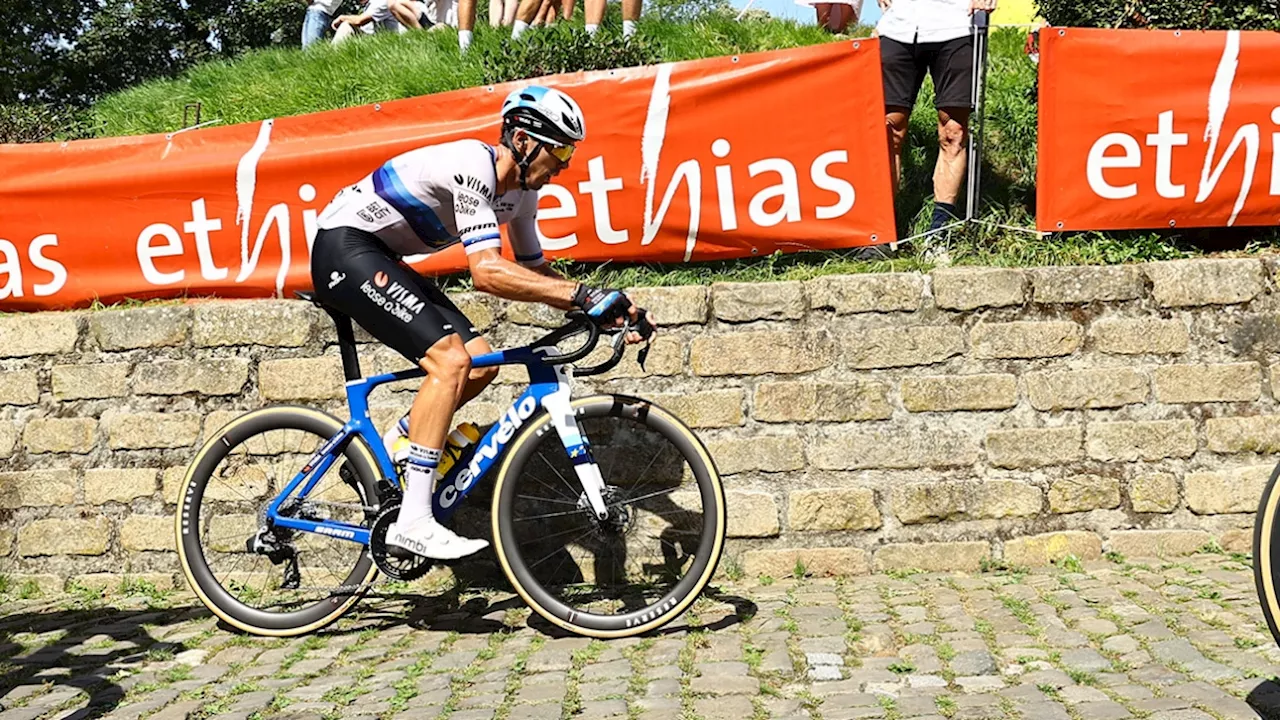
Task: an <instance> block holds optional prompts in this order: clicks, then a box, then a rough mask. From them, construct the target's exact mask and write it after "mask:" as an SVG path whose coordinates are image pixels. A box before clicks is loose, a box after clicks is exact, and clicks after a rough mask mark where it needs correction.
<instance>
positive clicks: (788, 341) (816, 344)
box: [689, 330, 834, 377]
mask: <svg viewBox="0 0 1280 720" xmlns="http://www.w3.org/2000/svg"><path fill="white" fill-rule="evenodd" d="M833 354H834V347H833V343H832V340H831V335H830V334H829V333H827V332H826V331H818V330H760V331H755V332H736V333H733V334H728V335H701V336H698V337H696V338H694V339H693V346H692V348H691V349H690V351H689V366H690V367H691V368H693V372H694V374H695V375H701V376H703V377H711V376H719V375H763V374H765V373H788V374H790V373H804V372H811V371H813V370H818V369H821V368H824V367H826V366H827V365H829V364H831V362H832V359H833Z"/></svg>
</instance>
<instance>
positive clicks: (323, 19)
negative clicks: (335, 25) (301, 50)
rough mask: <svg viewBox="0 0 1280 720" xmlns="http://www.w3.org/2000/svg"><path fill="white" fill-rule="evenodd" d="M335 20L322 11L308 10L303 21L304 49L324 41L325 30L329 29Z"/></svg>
mask: <svg viewBox="0 0 1280 720" xmlns="http://www.w3.org/2000/svg"><path fill="white" fill-rule="evenodd" d="M331 22H333V18H332V17H330V16H329V15H326V14H325V13H324V12H323V11H321V10H316V9H315V8H307V14H306V17H305V18H304V19H303V21H302V47H307V46H308V45H311V44H312V43H316V42H319V41H320V40H322V39H324V29H325V28H327V27H329V23H331Z"/></svg>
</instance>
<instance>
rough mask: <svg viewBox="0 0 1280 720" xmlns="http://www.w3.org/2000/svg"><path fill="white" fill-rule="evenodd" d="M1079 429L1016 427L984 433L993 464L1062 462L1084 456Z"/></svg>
mask: <svg viewBox="0 0 1280 720" xmlns="http://www.w3.org/2000/svg"><path fill="white" fill-rule="evenodd" d="M1080 438H1081V433H1080V428H1079V427H1076V426H1071V425H1069V426H1066V427H1052V428H1017V429H1011V430H991V431H989V432H988V433H987V459H988V460H989V461H990V462H991V464H992V465H993V466H995V467H1001V468H1032V467H1043V466H1046V465H1063V464H1066V463H1071V462H1075V461H1076V460H1080V459H1081V458H1083V457H1084V454H1083V452H1082V451H1081V447H1080Z"/></svg>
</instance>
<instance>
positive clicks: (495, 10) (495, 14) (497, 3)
mask: <svg viewBox="0 0 1280 720" xmlns="http://www.w3.org/2000/svg"><path fill="white" fill-rule="evenodd" d="M503 9H504V4H503V2H502V0H489V27H498V26H499V25H501V24H502V11H503Z"/></svg>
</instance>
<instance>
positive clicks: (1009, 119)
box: [94, 8, 1280, 285]
mask: <svg viewBox="0 0 1280 720" xmlns="http://www.w3.org/2000/svg"><path fill="white" fill-rule="evenodd" d="M611 10H612V11H614V12H615V13H616V8H611ZM610 19H611V21H613V24H614V27H613V28H610V30H612V31H613V33H614V35H609V34H607V33H602V36H603V37H601V38H599V39H597V40H590V39H588V38H586V36H585V34H583V33H582V31H581V18H580V17H579V19H578V21H577V22H576V23H574V24H572V26H571V25H566V24H561V25H558V26H556V27H555V28H553V29H551V30H540V31H538V33H539V34H537V35H534V36H533V37H534V38H535V40H534V42H532V43H524V44H516V45H514V46H513V45H512V44H511V41H510V39H509V33H508V31H507V30H505V29H501V30H491V29H490V28H488V27H487V26H482V27H480V28H478V30H477V35H476V40H475V43H474V45H473V47H472V51H471V52H469V53H467V54H466V55H460V54H459V52H458V49H457V36H456V34H455V33H453V32H452V31H441V32H428V33H410V34H407V35H390V34H385V35H379V36H375V37H372V38H358V39H357V41H353V42H350V43H346V44H344V45H343V46H341V47H332V46H328V45H326V46H323V47H318V46H317V47H313V48H311V49H309V50H307V51H301V50H296V49H282V50H270V51H263V52H257V53H252V54H249V55H247V56H245V57H243V58H240V59H238V60H236V61H234V62H214V63H209V64H206V65H202V66H199V67H196V68H193V69H192V70H190V71H189V72H187V73H186V74H185V75H184V76H182V77H180V78H178V79H174V80H164V81H156V82H151V83H147V84H145V85H142V86H140V87H137V88H133V89H130V90H127V91H125V92H122V93H119V94H116V95H113V96H110V97H107V98H105V99H104V100H102V101H101V102H100V103H98V105H97V106H96V107H95V109H94V111H95V113H96V115H97V117H98V119H99V120H101V121H102V122H103V123H104V127H105V133H106V134H110V135H125V134H139V133H152V132H164V131H170V130H173V129H175V128H177V127H179V126H180V125H181V122H182V108H183V105H184V104H185V103H189V102H195V101H199V102H200V103H202V104H203V115H204V117H205V118H206V119H208V118H217V119H218V120H220V121H221V122H222V123H226V124H229V123H238V122H250V121H256V120H261V119H264V118H269V117H282V116H287V115H295V114H301V113H308V112H316V111H321V110H329V109H334V108H341V107H349V106H352V105H360V104H365V103H371V102H378V101H385V100H392V99H397V98H404V97H412V96H417V95H423V94H429V93H436V92H443V91H447V90H454V89H458V88H464V87H473V86H476V85H482V84H487V83H492V82H499V81H503V80H512V79H518V78H521V77H529V76H532V75H538V74H542V73H544V72H555V71H559V70H568V69H579V68H588V69H590V68H599V67H612V66H616V65H624V64H637V63H643V62H657V61H674V60H686V59H694V58H702V57H712V56H717V55H728V54H735V53H746V52H754V51H761V50H772V49H779V48H787V47H797V46H802V45H810V44H815V43H821V42H828V41H831V39H832V38H831V36H830V35H828V34H826V33H825V32H823V31H821V30H818V29H817V28H815V27H812V26H800V25H797V24H795V23H793V22H789V21H782V20H776V19H771V18H761V17H748V18H746V19H744V20H743V21H742V22H738V21H736V20H735V19H734V18H733V16H732V15H728V14H724V13H710V14H707V15H704V16H702V17H701V18H699V19H697V20H694V21H691V22H681V23H675V22H665V21H661V20H646V21H645V22H643V23H642V24H641V37H642V40H641V42H640V43H638V44H632V43H622V42H620V41H619V40H618V39H617V38H616V30H617V28H616V25H617V18H616V16H613V17H611V18H610ZM861 30H862V31H863V32H865V31H866V30H867V29H866V28H862V29H861ZM1023 39H1024V33H1023V31H1020V30H1015V29H1008V30H998V31H995V32H993V34H992V37H991V42H990V48H991V50H990V54H991V59H990V71H989V75H988V90H987V113H986V117H987V122H986V141H987V142H986V151H985V156H984V160H983V184H982V185H983V192H984V201H983V206H982V211H981V214H980V217H981V219H983V220H984V221H987V223H989V224H985V225H970V226H969V227H968V228H967V229H966V230H965V231H963V232H956V233H952V235H951V237H950V238H949V239H948V240H947V241H946V242H947V248H948V251H949V255H950V258H951V261H952V262H954V263H956V264H974V265H1000V266H1034V265H1076V264H1114V263H1123V262H1136V261H1143V260H1161V259H1170V258H1176V257H1183V256H1188V255H1194V254H1198V253H1201V252H1203V251H1204V250H1205V249H1211V250H1219V249H1237V250H1238V249H1253V248H1256V247H1258V246H1260V245H1270V244H1272V243H1274V242H1275V241H1276V240H1277V239H1280V235H1278V234H1277V233H1276V232H1275V231H1274V230H1249V229H1245V230H1235V231H1230V233H1229V237H1228V236H1227V233H1226V232H1225V231H1200V232H1197V231H1190V232H1187V231H1183V232H1179V233H1170V232H1120V233H1063V234H1054V235H1049V236H1044V237H1040V236H1037V235H1035V234H1032V233H1027V232H1019V231H1016V230H1010V229H1008V228H1004V227H997V225H1004V226H1012V227H1021V228H1032V227H1034V224H1035V222H1034V219H1035V192H1036V189H1035V167H1036V105H1035V97H1034V92H1033V86H1034V81H1035V75H1036V68H1035V66H1034V65H1033V64H1032V63H1031V62H1030V61H1029V60H1028V59H1027V58H1026V56H1025V55H1024V54H1023V52H1022V44H1023ZM553 45H554V46H558V47H557V48H555V49H549V48H551V47H552V46H553ZM566 48H568V49H566ZM835 82H836V83H837V86H838V79H836V81H835ZM851 90H852V89H851ZM932 100H933V96H932V86H931V83H929V82H928V81H926V83H925V88H924V90H923V92H922V93H921V98H920V102H919V103H918V104H917V106H916V110H915V112H914V114H913V115H912V118H911V132H910V138H909V150H908V151H907V154H906V157H905V158H904V182H903V190H902V191H901V192H900V194H899V197H898V203H897V206H898V207H897V211H898V218H899V220H898V230H899V236H900V237H907V236H909V235H913V234H916V233H919V232H921V231H923V230H924V229H926V228H927V226H928V222H929V217H930V215H931V213H932V199H931V195H932V175H933V165H934V159H935V158H936V156H937V140H936V119H935V118H936V116H935V114H934V111H933V109H932ZM961 202H963V199H962V200H961ZM1224 237H1225V238H1227V241H1226V243H1225V244H1224V243H1223V242H1222V240H1223V238H1224ZM1209 240H1212V241H1213V242H1214V243H1216V244H1215V245H1213V246H1209V245H1207V244H1206V243H1207V242H1208V241H1209ZM922 250H923V247H922V246H920V245H919V244H915V246H912V247H908V249H907V251H906V252H905V253H904V255H903V256H901V257H900V258H899V259H895V260H893V261H878V262H864V261H859V260H855V259H852V258H851V257H850V253H846V252H808V253H797V254H794V255H786V256H774V257H768V258H757V259H748V260H738V261H729V262H717V263H699V264H693V265H647V266H626V267H621V266H604V267H601V266H589V267H574V268H571V271H572V272H574V274H575V275H577V276H579V277H582V276H591V277H593V278H594V280H595V281H597V282H603V283H610V284H626V285H652V284H687V283H705V282H710V281H713V280H721V279H728V280H737V281H756V280H776V279H804V278H808V277H813V276H816V275H822V274H829V273H836V272H844V273H848V272H871V271H883V270H889V269H894V270H907V269H929V268H930V267H931V266H932V264H933V263H932V261H931V260H929V259H928V258H926V257H924V256H923V254H922ZM464 282H465V281H464Z"/></svg>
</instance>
